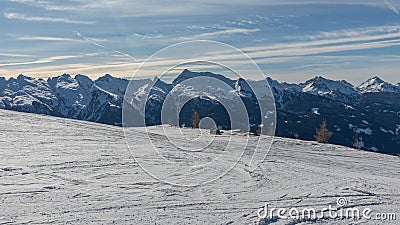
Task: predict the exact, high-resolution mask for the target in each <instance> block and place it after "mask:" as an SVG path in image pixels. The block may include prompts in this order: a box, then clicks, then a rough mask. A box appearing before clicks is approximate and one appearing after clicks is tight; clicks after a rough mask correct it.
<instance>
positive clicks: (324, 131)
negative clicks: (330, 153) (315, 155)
mask: <svg viewBox="0 0 400 225" xmlns="http://www.w3.org/2000/svg"><path fill="white" fill-rule="evenodd" d="M332 135H333V133H332V132H330V131H329V130H328V127H327V125H326V121H325V120H323V121H322V122H321V126H320V127H319V128H317V129H316V133H315V135H314V138H315V140H316V141H317V142H318V143H328V141H329V139H330V138H331V137H332Z"/></svg>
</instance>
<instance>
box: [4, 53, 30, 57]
mask: <svg viewBox="0 0 400 225" xmlns="http://www.w3.org/2000/svg"><path fill="white" fill-rule="evenodd" d="M0 56H4V57H30V56H31V55H26V54H14V53H0Z"/></svg>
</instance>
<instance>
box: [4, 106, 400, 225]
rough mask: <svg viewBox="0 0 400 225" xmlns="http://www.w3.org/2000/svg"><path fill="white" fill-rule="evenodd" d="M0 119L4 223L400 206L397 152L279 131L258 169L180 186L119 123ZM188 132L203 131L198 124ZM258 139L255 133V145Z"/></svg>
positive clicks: (164, 220)
mask: <svg viewBox="0 0 400 225" xmlns="http://www.w3.org/2000/svg"><path fill="white" fill-rule="evenodd" d="M0 117H1V120H0V130H1V132H0V142H1V143H0V155H1V158H0V202H1V204H0V224H6V223H11V224H23V223H30V224H46V223H51V224H68V223H72V224H88V223H95V224H111V223H117V224H258V223H260V220H259V219H258V217H257V211H258V209H259V208H261V207H263V206H264V203H266V202H267V203H268V204H269V205H270V206H271V207H276V208H278V207H284V208H286V207H299V208H304V207H315V208H317V209H322V208H325V207H328V205H329V204H331V205H335V203H336V200H337V198H338V197H346V198H347V200H348V204H349V206H352V207H361V208H362V207H369V208H371V209H372V210H373V212H377V213H379V212H380V213H384V212H386V213H390V212H397V213H398V212H400V166H399V165H400V164H399V158H398V157H395V156H389V155H383V154H377V153H371V152H365V151H358V150H354V149H349V148H346V147H340V146H334V145H328V144H326V145H322V144H317V143H315V142H305V141H300V140H290V139H283V138H276V139H275V141H274V143H273V145H272V148H271V150H270V153H269V154H268V156H267V158H266V159H265V161H264V162H263V163H262V164H261V165H260V167H259V168H258V169H256V170H255V171H253V172H250V171H248V170H246V166H245V164H244V163H243V162H242V161H241V162H239V163H238V165H237V166H236V167H235V168H234V169H233V170H232V171H230V172H229V173H228V174H227V175H225V176H223V177H222V178H220V179H218V180H216V181H214V182H212V183H210V184H207V185H203V186H199V187H179V186H172V185H168V184H165V183H163V182H160V181H158V180H156V179H154V178H152V177H151V176H149V175H147V174H146V173H145V172H144V171H143V170H142V169H141V168H140V167H139V166H138V164H136V163H135V160H134V159H133V157H132V156H131V154H130V152H129V151H128V148H127V146H126V143H125V138H124V134H123V130H122V128H120V127H115V126H107V125H101V124H95V123H89V122H82V121H75V120H69V119H62V118H56V117H50V116H41V115H35V114H27V113H19V112H12V111H4V110H0ZM135 129H136V128H135ZM135 129H132V130H131V132H133V133H135V132H136V133H135V134H136V135H137V138H136V139H135V140H136V145H135V146H133V150H135V149H136V150H140V149H143V148H146V147H149V146H147V145H144V143H146V141H145V139H147V135H146V134H145V133H143V131H142V130H141V129H138V128H137V129H136V130H135ZM162 129H170V130H171V131H172V133H174V132H175V133H178V132H177V131H178V129H177V128H174V127H169V126H164V127H161V126H158V127H152V128H150V137H151V138H152V139H153V140H155V141H156V142H157V144H160V145H165V146H169V145H168V143H167V142H166V139H165V138H163V137H162V136H160V134H162ZM184 132H185V135H188V136H196V135H197V131H196V130H193V129H185V130H184ZM204 135H207V134H204ZM208 135H209V134H208ZM216 138H222V139H223V138H224V135H222V136H217V137H216ZM234 138H235V140H236V141H240V140H241V139H243V140H245V138H246V137H243V136H242V135H237V136H235V137H234ZM256 140H257V138H256V137H251V138H250V141H249V144H250V145H254V144H255V141H256ZM234 143H235V142H234ZM168 148H169V147H168ZM207 154H210V156H212V155H215V154H217V152H215V151H214V152H213V151H210V152H208V153H207ZM163 168H164V167H163V165H160V166H159V169H160V170H163ZM397 217H399V215H397ZM398 220H399V218H398ZM264 222H265V221H261V224H263V223H264ZM270 222H271V224H310V223H316V224H327V223H329V224H349V223H353V222H354V221H349V220H332V219H329V218H324V219H321V220H312V221H291V220H280V219H277V220H274V221H270ZM395 222H396V221H384V222H381V221H370V220H365V219H361V220H359V221H356V222H355V223H357V224H379V223H382V224H396V223H395Z"/></svg>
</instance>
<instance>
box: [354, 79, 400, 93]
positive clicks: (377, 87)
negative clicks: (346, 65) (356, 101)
mask: <svg viewBox="0 0 400 225" xmlns="http://www.w3.org/2000/svg"><path fill="white" fill-rule="evenodd" d="M358 90H359V91H360V92H361V93H371V92H390V93H399V92H400V87H399V86H396V85H393V84H391V83H388V82H385V81H384V80H382V79H381V78H379V77H378V76H374V77H372V78H370V79H368V80H367V81H365V82H364V83H362V84H361V85H360V86H358Z"/></svg>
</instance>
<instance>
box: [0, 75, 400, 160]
mask: <svg viewBox="0 0 400 225" xmlns="http://www.w3.org/2000/svg"><path fill="white" fill-rule="evenodd" d="M199 76H203V77H210V78H216V79H218V80H221V81H223V82H224V83H226V84H228V85H229V86H230V87H232V89H233V90H235V92H236V93H238V94H239V96H240V98H241V99H242V100H243V102H244V103H245V106H246V108H247V111H248V113H249V120H250V122H251V124H252V125H256V124H259V122H260V118H259V116H258V114H259V110H258V109H257V101H256V99H255V96H254V95H253V94H252V92H251V90H249V89H248V88H247V87H248V85H246V84H247V83H251V84H252V86H256V85H257V82H259V81H245V80H243V79H238V80H232V79H229V78H227V77H225V76H223V75H219V74H214V73H210V72H193V71H189V70H184V71H183V72H182V73H181V74H180V75H178V76H177V78H176V79H175V80H174V81H173V82H172V83H166V82H163V81H162V80H159V79H157V78H155V80H151V79H143V80H132V81H131V80H129V79H124V78H116V77H113V76H111V75H109V74H106V75H104V76H102V77H100V78H98V79H96V80H91V79H90V78H89V77H87V76H84V75H76V76H74V77H72V76H71V75H69V74H63V75H61V76H57V77H52V78H48V79H47V80H45V79H41V78H39V79H35V78H31V77H28V76H24V75H19V76H18V77H17V78H9V79H5V78H3V77H0V109H7V110H14V111H21V112H30V113H37V114H45V115H52V116H58V117H65V118H72V119H78V120H85V121H92V122H97V123H103V124H110V125H117V126H121V125H122V106H123V104H124V95H125V92H126V90H127V87H128V85H129V91H130V93H129V96H130V97H131V98H130V99H137V100H138V101H137V102H135V101H133V102H132V101H130V104H131V105H132V106H133V108H135V107H140V106H138V105H137V104H140V101H139V99H141V98H143V97H144V94H145V93H150V95H149V99H150V100H151V101H149V102H147V105H146V112H149V113H148V115H147V114H146V124H147V125H158V124H160V123H161V114H160V111H161V108H162V105H163V102H164V100H165V98H166V96H167V95H168V93H169V92H170V91H171V90H172V89H173V88H174V87H178V85H179V84H181V83H182V82H183V81H185V80H187V79H189V78H192V77H199ZM267 81H268V83H269V85H270V87H271V90H272V94H273V96H274V99H275V105H276V108H277V125H276V135H277V136H281V137H289V138H300V139H303V140H314V134H315V132H316V128H317V127H319V125H320V123H321V122H322V121H323V120H325V121H326V122H327V125H328V129H329V130H330V131H331V132H333V136H332V138H331V139H330V141H329V142H330V143H334V144H340V145H344V146H350V147H355V148H359V149H364V150H368V151H376V152H381V153H387V154H396V155H397V154H399V153H400V85H399V84H396V85H395V84H391V83H388V82H385V81H383V80H382V79H380V78H379V77H377V76H375V77H373V78H370V79H368V80H367V81H365V82H364V83H362V84H361V85H360V86H358V87H355V86H353V85H352V84H350V83H349V82H347V81H344V80H340V81H334V80H329V79H326V78H323V77H321V76H317V77H315V78H313V79H310V80H308V81H306V82H304V83H301V84H290V83H282V82H278V81H276V80H273V79H271V78H267ZM153 84H155V85H154V86H153ZM149 89H151V90H149ZM190 90H191V89H190V87H187V86H185V85H183V86H182V85H180V86H179V91H180V92H179V93H180V95H181V96H186V97H188V96H189V97H190V96H194V98H193V100H192V101H190V102H189V104H187V105H186V106H185V107H184V108H183V109H182V112H181V114H180V115H181V117H182V118H180V121H179V123H180V124H179V125H181V126H182V125H185V124H191V123H190V120H191V115H192V112H193V111H194V110H196V111H198V113H199V115H200V117H206V116H207V117H212V118H213V119H214V120H215V121H216V122H217V124H218V125H220V126H221V127H222V128H223V129H230V123H229V116H228V115H227V112H226V110H224V108H223V106H222V105H221V104H220V103H219V102H218V101H215V100H214V99H211V98H204V97H195V96H196V94H198V93H193V92H191V91H190ZM224 95H229V93H224ZM147 110H148V111H147Z"/></svg>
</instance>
